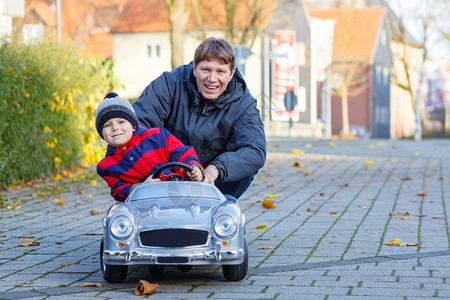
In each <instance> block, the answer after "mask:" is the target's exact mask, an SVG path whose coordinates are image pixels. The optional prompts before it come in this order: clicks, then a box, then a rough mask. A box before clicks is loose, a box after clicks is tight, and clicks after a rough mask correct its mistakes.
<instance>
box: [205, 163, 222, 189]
mask: <svg viewBox="0 0 450 300" xmlns="http://www.w3.org/2000/svg"><path fill="white" fill-rule="evenodd" d="M217 177H219V169H218V168H217V167H216V165H213V164H211V165H209V166H208V167H206V169H205V180H204V181H205V182H207V183H210V184H212V185H214V181H216V179H217Z"/></svg>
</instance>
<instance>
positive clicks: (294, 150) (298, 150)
mask: <svg viewBox="0 0 450 300" xmlns="http://www.w3.org/2000/svg"><path fill="white" fill-rule="evenodd" d="M304 153H305V151H303V150H300V149H292V150H291V154H304Z"/></svg>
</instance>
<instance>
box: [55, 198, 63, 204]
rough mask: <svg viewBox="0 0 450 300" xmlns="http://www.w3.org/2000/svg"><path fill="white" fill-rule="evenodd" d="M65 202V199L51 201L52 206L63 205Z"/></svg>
mask: <svg viewBox="0 0 450 300" xmlns="http://www.w3.org/2000/svg"><path fill="white" fill-rule="evenodd" d="M65 201H66V199H65V198H61V199H55V200H53V203H54V204H63V203H64V202H65Z"/></svg>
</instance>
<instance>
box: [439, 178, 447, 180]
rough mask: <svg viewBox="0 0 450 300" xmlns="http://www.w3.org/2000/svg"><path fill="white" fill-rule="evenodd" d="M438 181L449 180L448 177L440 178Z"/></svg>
mask: <svg viewBox="0 0 450 300" xmlns="http://www.w3.org/2000/svg"><path fill="white" fill-rule="evenodd" d="M438 180H447V177H439V178H438Z"/></svg>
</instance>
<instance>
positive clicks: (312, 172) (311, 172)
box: [305, 171, 314, 176]
mask: <svg viewBox="0 0 450 300" xmlns="http://www.w3.org/2000/svg"><path fill="white" fill-rule="evenodd" d="M313 174H314V171H310V172H307V173H305V176H311V175H313Z"/></svg>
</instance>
